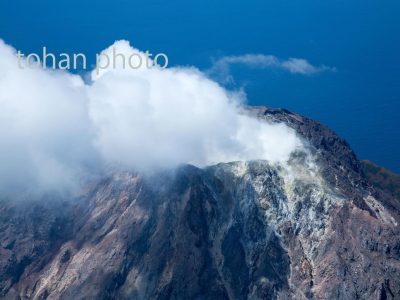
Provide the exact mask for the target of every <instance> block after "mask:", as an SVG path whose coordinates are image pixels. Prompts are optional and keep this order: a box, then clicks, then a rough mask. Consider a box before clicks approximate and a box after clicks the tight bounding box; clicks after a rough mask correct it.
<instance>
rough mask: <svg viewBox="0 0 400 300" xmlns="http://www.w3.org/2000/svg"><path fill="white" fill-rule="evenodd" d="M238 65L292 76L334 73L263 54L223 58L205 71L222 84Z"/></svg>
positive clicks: (305, 61) (300, 61) (304, 60)
mask: <svg viewBox="0 0 400 300" xmlns="http://www.w3.org/2000/svg"><path fill="white" fill-rule="evenodd" d="M235 64H239V65H244V66H247V67H251V68H254V69H267V68H275V69H281V70H284V71H288V72H290V73H292V74H301V75H312V74H317V73H321V72H326V71H333V72H334V71H336V69H335V68H332V67H328V66H325V65H321V66H314V65H312V64H311V63H309V62H308V61H307V60H306V59H303V58H289V59H287V60H281V59H279V58H277V57H276V56H273V55H265V54H245V55H237V56H234V55H232V56H224V57H222V58H219V59H218V60H216V61H214V63H213V65H212V67H211V68H210V69H209V70H208V71H207V73H209V74H211V75H215V76H217V77H218V78H219V79H222V81H223V82H228V81H230V80H232V76H231V75H230V68H231V66H232V65H235Z"/></svg>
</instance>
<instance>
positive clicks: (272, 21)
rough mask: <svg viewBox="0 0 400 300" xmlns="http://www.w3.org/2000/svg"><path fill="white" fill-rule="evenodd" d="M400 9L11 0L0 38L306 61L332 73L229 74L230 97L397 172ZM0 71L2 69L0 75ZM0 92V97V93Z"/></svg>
mask: <svg viewBox="0 0 400 300" xmlns="http://www.w3.org/2000/svg"><path fill="white" fill-rule="evenodd" d="M399 14H400V2H399V1H398V0H388V1H384V2H383V1H382V2H378V1H372V0H363V1H359V0H357V1H355V0H347V1H344V0H340V1H321V0H319V1H317V0H313V1H312V0H301V1H289V0H280V1H265V0H264V1H255V0H250V1H246V2H244V1H232V0H231V1H227V0H220V1H218V2H216V1H211V0H201V1H199V0H196V1H183V0H178V1H176V0H171V1H161V0H158V1H126V0H118V1H113V2H110V1H104V0H97V1H93V0H88V1H84V2H83V1H77V0H70V1H64V0H61V1H57V2H54V1H49V0H42V1H31V0H22V1H11V0H2V1H1V2H0V38H2V39H4V40H5V41H6V42H7V43H9V44H12V45H13V46H14V47H15V48H17V49H20V50H21V51H23V52H25V53H30V52H35V53H37V52H39V51H41V49H42V47H43V46H46V47H47V48H48V50H49V51H51V52H53V53H60V52H66V53H76V52H83V53H85V54H87V56H88V58H89V59H90V58H92V60H91V61H90V64H94V57H95V53H97V52H99V51H100V50H102V49H104V48H105V47H107V46H109V45H110V44H112V43H113V42H114V41H115V40H117V39H127V40H129V41H130V42H131V44H132V45H134V46H135V47H138V48H140V49H142V50H150V51H152V52H153V53H157V52H164V53H167V54H168V57H169V59H170V64H171V65H193V66H196V67H198V68H199V69H201V70H207V69H209V68H210V67H211V65H212V62H213V59H214V60H215V59H218V58H220V57H223V56H227V55H243V54H249V53H250V54H251V53H253V54H254V53H261V54H270V55H275V56H277V57H278V58H281V59H287V58H290V57H297V58H304V59H307V60H308V61H309V62H310V63H312V64H314V65H316V66H318V65H327V66H331V67H334V68H336V72H323V73H319V74H312V75H299V74H291V73H289V72H285V71H283V70H278V69H271V68H266V69H257V68H249V67H245V66H235V67H233V68H232V70H231V75H232V76H233V78H234V82H233V83H231V84H229V86H228V88H231V89H240V88H242V89H244V90H245V91H246V93H247V96H248V100H249V103H250V104H254V105H269V106H273V107H284V108H287V109H289V110H292V111H296V112H298V113H301V114H304V115H307V116H309V117H311V118H314V119H316V120H319V121H321V122H323V123H324V124H326V125H328V126H329V127H331V128H332V129H333V130H334V131H336V132H337V133H338V134H339V135H341V136H342V137H344V138H345V139H346V140H347V141H348V142H349V143H350V144H351V146H352V147H353V149H354V150H355V151H356V153H357V155H358V157H359V158H360V159H370V160H372V161H374V162H376V163H377V164H380V165H383V166H385V167H387V168H389V169H391V170H393V171H396V172H400V160H399V147H400V134H399V129H400V125H399V124H400V123H399V119H400V112H399V108H400V55H399V53H400V18H399V17H398V16H399ZM0 72H1V70H0ZM0 92H1V91H0Z"/></svg>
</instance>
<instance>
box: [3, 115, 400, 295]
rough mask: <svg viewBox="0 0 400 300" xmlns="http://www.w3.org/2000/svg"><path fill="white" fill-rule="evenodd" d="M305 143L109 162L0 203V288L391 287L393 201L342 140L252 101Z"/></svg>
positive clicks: (312, 290)
mask: <svg viewBox="0 0 400 300" xmlns="http://www.w3.org/2000/svg"><path fill="white" fill-rule="evenodd" d="M248 113H251V114H253V115H254V116H256V117H259V118H262V119H265V120H266V121H267V122H285V123H286V124H288V125H289V126H290V127H292V128H294V129H295V130H296V131H297V132H298V133H299V135H300V136H302V137H303V138H304V139H305V140H306V141H308V143H309V150H310V153H311V154H312V156H313V157H314V158H315V161H316V164H315V165H310V164H308V163H307V158H306V157H305V154H304V153H297V154H295V155H293V158H292V159H291V161H290V163H289V166H288V167H287V168H283V167H281V166H276V165H270V164H268V162H265V161H253V162H233V163H227V164H218V165H215V166H211V167H208V168H204V169H199V168H196V167H193V166H188V165H187V166H181V167H180V168H178V169H176V170H173V171H168V172H167V171H165V172H158V173H156V174H152V175H151V176H150V175H148V176H143V175H140V174H136V173H133V172H120V171H118V172H114V173H112V174H110V176H109V177H108V178H105V179H103V180H102V181H100V182H95V183H93V184H92V185H90V186H88V187H87V188H86V189H85V191H83V192H82V194H81V195H80V196H79V197H78V199H74V200H68V201H64V200H60V199H57V198H56V197H55V198H54V199H49V200H47V201H44V200H41V201H34V200H32V201H24V202H15V201H2V202H0V212H1V214H0V232H1V235H0V297H2V298H5V299H278V298H279V299H399V298H400V231H399V225H398V224H399V222H400V215H399V213H400V210H399V209H398V206H397V205H396V204H395V203H398V202H396V201H397V200H396V199H395V198H394V197H392V196H390V197H389V196H387V195H386V196H385V197H384V196H382V197H381V193H382V192H381V191H378V190H377V189H375V188H373V187H372V186H371V185H370V183H369V181H368V179H367V178H366V177H365V176H364V173H363V172H362V171H361V165H360V163H359V161H358V160H357V158H356V156H355V155H354V153H353V152H352V151H351V149H350V148H349V147H348V145H347V143H346V142H345V141H343V140H342V139H340V138H338V137H337V136H336V135H335V134H334V133H333V132H332V131H330V130H329V129H327V128H326V127H324V126H323V125H321V124H318V123H316V122H314V121H312V120H309V119H306V118H304V117H302V116H299V115H296V114H293V113H290V112H287V111H285V110H273V109H268V108H251V109H249V112H248Z"/></svg>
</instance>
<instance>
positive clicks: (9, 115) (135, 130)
mask: <svg viewBox="0 0 400 300" xmlns="http://www.w3.org/2000/svg"><path fill="white" fill-rule="evenodd" d="M114 47H116V49H118V51H119V52H124V53H127V54H131V53H139V54H141V55H142V54H143V53H142V52H140V51H139V50H137V49H134V48H132V47H130V45H129V44H128V42H125V41H119V42H116V43H115V44H114ZM110 49H111V48H108V49H106V50H105V51H106V52H107V51H110ZM0 69H1V70H2V72H1V73H0V90H1V93H0V107H1V109H0V143H1V149H0V165H1V166H2V167H1V168H0V191H5V190H9V189H17V188H23V189H27V188H40V189H45V190H48V189H56V188H59V187H60V186H63V187H69V186H71V185H72V184H74V183H75V179H76V178H79V177H80V176H84V175H87V174H88V172H89V173H90V172H95V171H94V170H93V169H92V168H93V166H102V165H109V164H112V165H113V164H117V165H121V166H123V167H128V168H133V169H136V170H148V169H149V168H151V169H153V168H170V167H174V166H176V165H178V164H181V163H192V164H195V165H197V166H204V165H208V164H213V163H217V162H228V161H234V160H252V159H265V160H269V161H270V162H271V163H283V162H285V161H286V160H287V159H288V158H289V156H290V154H291V153H292V152H293V151H294V150H296V149H298V148H300V147H302V142H301V141H300V140H299V139H298V138H297V136H296V134H295V133H294V131H293V130H291V129H289V128H288V127H286V126H285V125H283V124H275V125H272V124H268V123H265V122H261V121H258V120H255V119H252V118H250V117H247V116H245V115H243V114H242V113H241V109H240V105H241V104H242V102H243V101H244V100H245V99H243V95H240V94H234V93H230V92H228V91H226V90H225V89H223V88H222V87H221V86H219V85H218V84H217V83H216V82H214V81H212V80H210V79H208V78H207V77H206V76H205V75H204V74H203V73H201V72H200V71H198V70H197V69H195V68H170V69H165V70H161V69H157V68H152V69H147V68H140V69H138V70H132V69H129V68H128V69H123V68H121V66H117V68H116V69H113V68H111V67H110V68H108V69H106V70H101V73H99V75H97V74H96V73H95V72H93V73H92V80H93V81H92V82H91V83H90V84H86V83H84V82H83V80H82V79H81V77H79V76H77V75H71V74H69V73H66V72H61V71H48V70H42V69H35V70H29V69H24V70H21V69H19V68H18V66H17V60H16V57H15V50H14V49H12V48H11V47H9V46H7V45H5V44H4V43H2V42H0Z"/></svg>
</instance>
